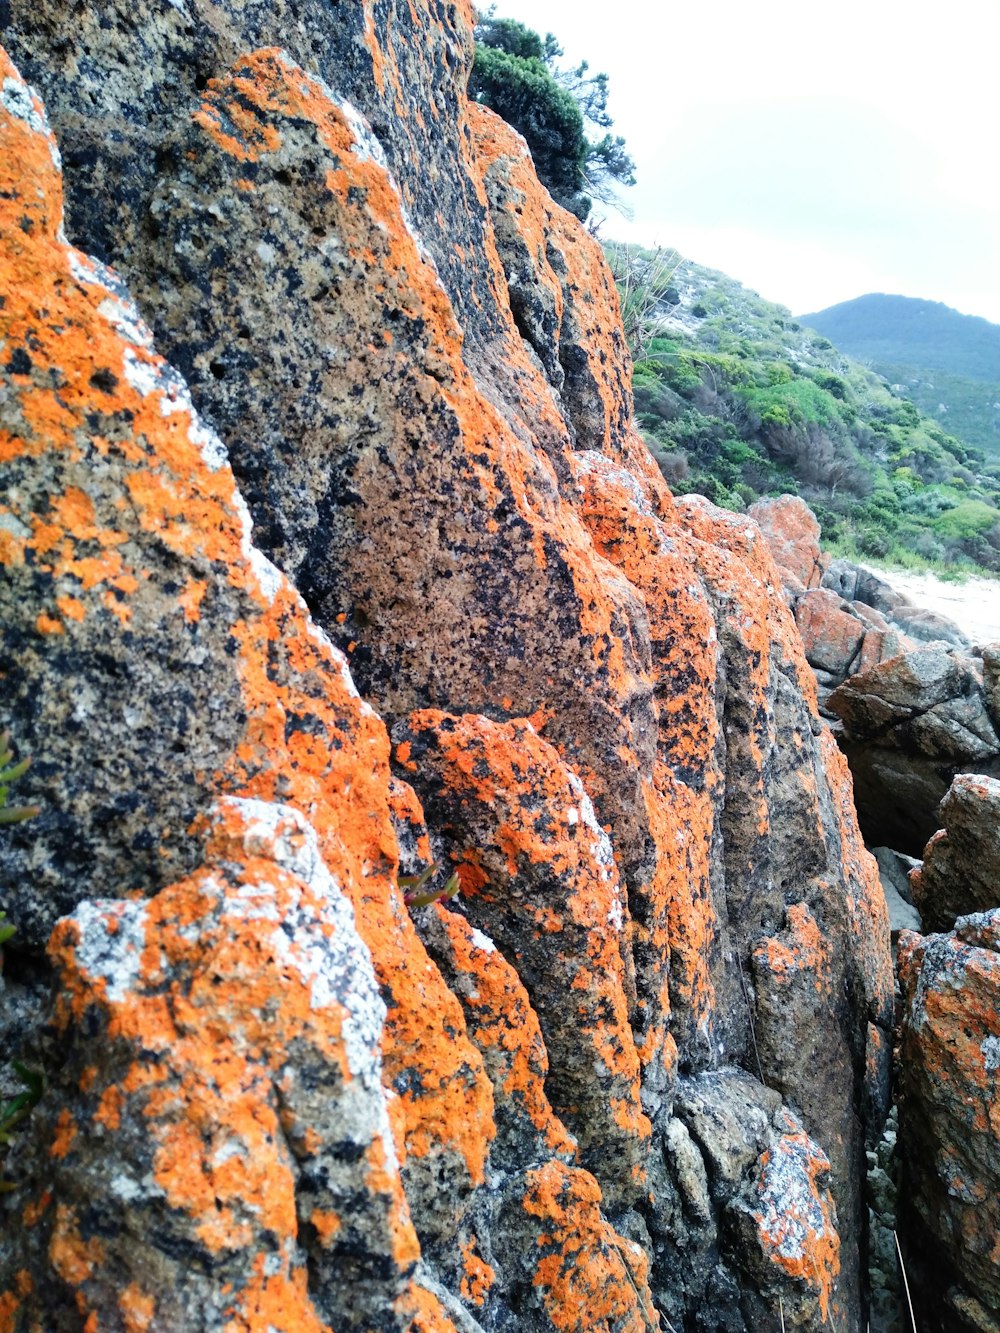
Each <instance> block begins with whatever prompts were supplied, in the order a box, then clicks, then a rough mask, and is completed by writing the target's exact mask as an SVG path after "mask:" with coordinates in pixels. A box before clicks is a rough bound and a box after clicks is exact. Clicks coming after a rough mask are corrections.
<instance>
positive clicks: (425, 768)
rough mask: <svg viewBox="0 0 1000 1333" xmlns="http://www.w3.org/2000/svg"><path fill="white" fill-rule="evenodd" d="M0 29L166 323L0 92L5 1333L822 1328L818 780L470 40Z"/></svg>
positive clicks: (846, 1272)
mask: <svg viewBox="0 0 1000 1333" xmlns="http://www.w3.org/2000/svg"><path fill="white" fill-rule="evenodd" d="M0 22H3V23H4V36H5V37H6V38H7V39H8V40H9V41H10V43H11V45H12V46H13V47H14V48H15V49H16V50H17V52H18V54H19V56H20V57H22V58H23V59H24V61H25V63H26V64H27V65H28V66H29V67H30V70H31V74H32V77H33V78H35V79H37V80H38V81H39V83H40V84H41V85H43V87H44V89H45V92H46V94H47V96H48V98H49V101H50V104H51V108H52V111H53V116H54V121H55V124H56V126H57V129H58V132H59V134H60V135H61V137H62V143H63V148H64V150H65V160H66V164H67V166H66V179H67V185H68V192H69V199H70V208H69V213H68V227H69V230H70V233H71V235H72V237H73V239H74V240H75V241H77V242H80V243H83V244H85V245H86V246H88V247H89V248H90V249H92V250H94V251H96V252H98V253H99V254H100V255H101V256H102V257H103V258H106V259H112V260H113V261H114V262H115V264H116V265H118V266H120V268H121V269H122V271H123V273H124V274H125V276H126V277H127V279H128V283H129V285H130V286H131V287H132V289H134V292H135V293H136V294H137V295H138V297H139V300H140V302H141V308H142V313H143V314H144V315H145V316H146V318H147V320H148V321H149V322H150V323H151V324H152V326H153V328H154V330H155V335H156V340H158V342H157V343H156V344H154V338H153V337H152V335H151V334H150V332H149V329H148V328H147V327H146V325H145V324H144V322H143V318H142V316H141V315H140V311H139V310H137V308H136V306H135V305H134V304H133V303H132V301H131V299H130V297H129V294H128V289H127V287H126V285H125V283H124V282H123V280H122V278H121V277H120V276H118V275H117V274H116V273H115V272H113V271H112V270H110V269H108V268H105V267H104V266H103V265H102V264H100V263H98V262H96V261H94V260H91V259H88V258H87V257H86V256H85V255H84V254H83V253H82V252H81V251H78V250H76V249H73V248H72V247H71V246H70V245H69V244H68V243H67V241H66V239H65V232H64V229H63V225H62V224H63V218H62V210H61V190H62V180H61V176H60V171H59V157H58V152H57V150H56V146H55V141H54V138H53V136H52V134H51V132H50V131H49V129H48V126H47V123H46V121H45V115H44V110H43V107H42V103H41V101H40V99H39V98H38V96H37V95H35V94H34V93H33V92H31V91H30V90H29V88H28V87H27V85H26V84H25V83H24V82H23V81H22V80H21V78H20V77H19V75H18V73H17V71H16V70H15V69H14V67H13V65H12V64H11V63H10V62H9V61H8V59H7V57H6V56H0V59H2V61H3V64H2V69H0V87H2V94H0V296H2V298H3V299H2V301H0V348H2V351H0V465H2V467H3V483H4V484H3V488H2V490H3V500H2V509H0V561H2V563H3V566H4V580H3V582H2V583H0V617H2V624H3V626H4V639H3V647H2V655H0V672H2V674H3V678H4V684H5V707H6V708H7V710H8V716H7V717H6V718H5V719H4V722H5V724H7V723H9V725H10V728H11V730H12V732H13V736H14V741H15V744H16V747H17V750H18V752H19V753H31V754H32V755H33V756H34V758H35V764H34V766H33V768H32V769H31V771H30V773H29V774H28V775H27V776H26V778H25V779H24V788H25V791H24V796H25V799H26V800H33V799H36V798H37V799H38V800H39V802H40V803H41V804H42V805H43V807H44V808H43V813H42V814H41V815H40V816H39V817H38V818H37V819H36V820H31V821H27V822H25V823H23V824H19V825H17V826H15V827H14V828H13V829H12V830H7V831H5V832H4V834H3V841H2V843H0V867H2V871H3V882H4V884H5V885H11V886H16V887H15V889H14V891H9V892H8V893H7V894H6V896H5V900H4V902H3V909H4V910H5V911H6V912H7V915H8V918H9V920H10V922H12V923H13V925H14V926H15V928H16V933H15V935H14V936H13V937H12V938H11V939H9V940H8V941H7V942H6V944H5V946H4V948H5V952H6V954H7V963H8V967H7V971H6V975H5V979H4V992H3V1004H2V1006H0V1043H2V1048H3V1049H4V1050H5V1051H6V1052H8V1053H9V1054H10V1055H11V1056H12V1057H14V1058H17V1059H19V1060H21V1059H23V1060H24V1061H25V1062H26V1063H27V1064H29V1065H30V1067H32V1068H34V1069H40V1070H44V1071H45V1074H46V1076H47V1080H48V1084H47V1090H46V1092H45V1094H44V1096H43V1098H42V1100H41V1102H40V1103H39V1105H38V1106H37V1108H35V1110H34V1111H33V1112H32V1114H31V1115H30V1116H28V1117H26V1118H25V1119H24V1120H23V1121H22V1122H20V1124H19V1126H18V1135H17V1138H16V1141H15V1142H14V1144H13V1145H12V1146H11V1148H10V1151H9V1152H8V1153H7V1154H6V1160H5V1169H6V1171H7V1173H8V1176H9V1178H10V1181H11V1183H12V1184H13V1185H14V1186H15V1188H14V1189H13V1190H12V1191H10V1192H9V1193H8V1194H6V1195H5V1196H4V1209H5V1227H4V1232H3V1239H2V1241H0V1317H2V1319H3V1320H4V1321H6V1323H7V1325H8V1326H10V1327H11V1328H16V1329H19V1330H20V1329H25V1330H27V1329H31V1328H45V1329H53V1330H55V1331H56V1333H62V1331H63V1330H67V1333H68V1331H69V1330H74V1331H75V1330H77V1329H82V1328H87V1327H90V1328H94V1327H97V1328H103V1327H108V1328H112V1329H114V1328H120V1329H123V1330H124V1329H143V1328H145V1329H149V1330H159V1329H163V1330H173V1329H175V1328H191V1329H193V1330H197V1329H205V1330H209V1329H211V1330H219V1333H221V1331H222V1330H223V1329H226V1330H229V1329H232V1328H246V1329H247V1330H258V1329H259V1330H261V1333H263V1330H265V1329H267V1328H269V1327H287V1328H295V1329H303V1330H308V1329H316V1330H320V1329H327V1328H331V1327H336V1328H338V1329H339V1328H343V1329H352V1328H357V1329H361V1328H378V1329H380V1330H386V1331H387V1333H392V1330H396V1329H398V1330H400V1331H402V1330H404V1329H407V1330H411V1329H412V1330H418V1329H428V1330H429V1329H434V1330H448V1329H458V1330H462V1331H463V1333H469V1331H472V1330H476V1329H483V1330H485V1329H512V1328H518V1329H538V1330H541V1331H545V1330H554V1329H560V1330H579V1333H584V1330H593V1329H598V1330H607V1333H611V1331H612V1330H621V1329H625V1328H629V1329H638V1328H641V1327H646V1326H652V1325H654V1324H655V1323H656V1322H657V1320H658V1319H659V1318H660V1316H662V1317H663V1319H664V1320H669V1322H670V1323H671V1324H672V1325H673V1326H674V1327H675V1328H678V1329H681V1328H685V1327H686V1328H692V1329H693V1328H697V1327H714V1328H725V1329H732V1330H734V1333H737V1331H738V1330H757V1329H766V1328H769V1327H777V1323H776V1321H778V1320H779V1319H780V1318H782V1317H783V1318H784V1319H785V1321H786V1324H787V1325H788V1326H791V1327H799V1328H803V1329H815V1330H817V1333H818V1330H819V1329H820V1328H822V1327H824V1326H826V1325H827V1324H828V1323H829V1322H830V1321H835V1322H836V1323H837V1324H838V1326H841V1327H845V1328H847V1329H849V1330H851V1333H855V1331H856V1330H858V1331H859V1330H860V1329H861V1328H862V1327H863V1326H864V1320H865V1314H864V1291H863V1282H862V1277H861V1254H862V1247H863V1243H864V1229H865V1213H864V1204H863V1199H862V1177H863V1163H864V1148H865V1144H866V1142H869V1143H870V1142H874V1141H875V1140H876V1139H877V1137H878V1134H879V1131H880V1128H881V1121H882V1117H883V1115H884V1110H885V1105H886V1095H887V1088H886V1080H887V1075H888V1062H889V1040H888V1037H889V1031H890V1027H891V978H890V971H889V947H888V946H889V941H888V928H887V920H886V915H885V908H884V902H883V900H882V897H881V894H880V891H879V886H878V879H877V872H876V868H875V865H874V862H873V861H872V859H871V858H870V857H869V856H868V855H867V853H865V851H864V848H863V846H862V844H861V840H860V834H859V831H858V827H857V822H856V819H855V815H854V810H853V806H852V801H851V784H850V777H849V774H848V772H847V769H846V765H845V763H844V761H843V758H842V756H841V755H840V753H839V752H838V750H837V748H836V745H835V744H834V742H833V739H832V737H831V735H830V732H829V730H828V729H827V728H826V727H825V726H824V724H823V723H822V722H821V720H820V718H819V717H818V714H817V711H816V699H815V689H814V682H813V677H812V673H811V672H810V670H809V668H808V666H807V664H806V661H805V658H804V657H803V654H802V650H801V644H800V641H799V638H798V635H797V633H796V630H795V626H794V623H793V620H792V617H791V615H790V614H789V612H788V610H787V608H786V607H785V606H784V604H783V602H782V599H781V597H780V595H779V589H780V579H779V575H778V572H777V570H776V568H775V566H774V563H773V561H772V559H771V556H770V554H769V552H768V550H767V547H766V544H765V542H764V541H763V540H762V538H761V536H760V532H759V530H758V529H757V527H756V525H755V524H754V523H753V522H752V521H751V520H748V519H747V518H746V517H744V516H733V515H728V514H724V513H721V512H720V511H717V510H715V509H714V508H713V507H712V506H711V505H709V504H708V503H707V502H703V501H699V500H690V501H688V502H686V503H685V504H683V505H680V504H676V503H675V502H674V501H673V500H672V498H671V497H670V495H669V493H668V492H667V491H666V489H665V487H664V485H663V483H662V478H660V477H659V475H658V473H657V470H656V468H655V466H654V465H653V464H652V462H651V460H650V459H649V457H648V455H647V454H646V453H645V451H644V449H643V446H642V444H641V441H640V440H639V437H638V436H637V434H636V432H635V430H634V428H633V425H632V422H631V415H630V402H629V394H628V382H629V363H628V358H627V354H626V353H625V350H624V339H623V336H622V332H621V327H620V322H619V319H618V312H617V304H616V297H615V294H614V288H613V283H612V282H611V280H610V276H609V275H608V273H607V269H606V267H605V266H604V264H603V261H602V259H601V255H600V251H599V248H598V247H597V245H596V243H595V242H594V241H593V240H592V238H589V237H587V236H586V235H585V234H584V233H583V232H582V230H581V229H580V228H579V227H578V226H577V224H576V223H575V222H574V221H573V220H572V219H571V218H569V216H568V215H567V214H564V213H563V212H562V211H561V210H559V209H557V208H556V207H555V206H554V205H553V204H552V202H551V200H549V199H548V197H547V196H546V195H545V193H544V191H543V190H542V189H541V187H540V186H539V185H538V183H537V181H536V180H535V179H534V176H533V173H532V172H531V169H530V161H529V159H528V157H527V154H526V150H525V149H524V145H523V143H522V141H521V140H519V139H518V137H517V136H516V135H514V134H513V133H512V132H511V131H509V130H508V129H507V128H506V127H504V126H502V124H500V123H499V122H497V121H496V118H495V117H491V116H490V115H489V114H488V113H486V112H483V111H481V110H477V109H474V108H469V107H468V106H467V105H466V102H465V98H464V87H465V79H466V75H467V71H468V65H469V61H470V59H471V37H470V34H471V14H470V12H469V11H468V9H467V8H466V7H464V6H461V5H460V6H458V7H452V8H450V9H446V10H441V9H440V8H439V7H435V6H430V5H428V4H424V3H422V2H421V0H418V3H415V4H414V5H412V6H410V7H408V8H406V9H403V10H397V8H396V7H395V6H390V5H388V4H382V3H381V2H380V0H376V3H374V4H372V5H366V6H357V7H354V8H350V7H347V8H345V7H343V6H339V7H338V6H332V7H331V6H329V5H327V4H325V3H319V0H278V3H276V4H268V5H266V6H265V5H263V4H259V3H257V2H256V0H252V2H251V3H247V4H235V3H226V2H225V0H223V3H212V4H207V3H201V0H188V2H187V3H184V4H176V3H173V0H171V2H170V3H167V0H163V3H150V4H148V5H146V4H141V5H140V6H139V7H138V8H136V6H132V7H123V6H121V5H118V4H114V3H111V2H110V0H108V2H107V3H99V4H96V5H90V6H87V7H86V8H85V9H83V10H79V9H77V8H72V7H70V6H69V5H67V4H65V3H57V0H36V2H35V3H33V4H31V5H28V4H27V3H21V0H15V3H14V4H13V5H8V6H5V7H3V9H2V11H0ZM277 40H281V41H282V43H283V44H284V46H285V47H286V48H287V50H285V51H279V50H276V49H274V47H273V43H274V42H276V41H277ZM512 288H513V289H514V292H513V294H512V291H511V289H512ZM515 316H516V318H515ZM553 339H555V340H556V341H557V344H558V347H557V349H556V351H555V355H553V346H552V340H553ZM157 345H158V346H159V347H160V348H161V349H165V350H167V351H169V353H170V355H171V358H172V361H171V362H167V361H165V360H163V359H162V357H161V355H159V354H158V352H157V350H155V347H156V346H157ZM181 372H183V374H182V373H181ZM185 376H186V377H187V378H185ZM213 428H218V431H219V434H216V433H215V429H213ZM220 436H221V438H220ZM230 460H231V464H230ZM244 492H245V496H246V499H245V500H244ZM248 506H249V510H250V514H248ZM251 515H252V519H253V525H254V526H252V525H251ZM261 548H263V550H262V549H261ZM268 557H270V559H269V558H268ZM271 559H273V561H274V563H271ZM359 689H360V690H361V691H363V693H364V695H365V699H364V700H363V699H362V698H361V696H360V695H359V692H358V691H359ZM376 709H377V710H378V711H377V712H376ZM386 723H388V724H390V726H391V728H392V732H393V739H394V745H393V747H392V749H391V750H390V739H389V734H388V730H387V726H386ZM390 765H391V767H390ZM433 867H436V870H434V869H433ZM425 871H431V874H432V878H431V880H430V884H431V885H432V888H431V891H430V894H429V897H430V898H431V901H428V902H424V901H423V898H424V897H427V896H428V895H426V894H425V895H421V894H419V893H418V892H417V890H416V889H415V887H414V880H415V879H419V878H420V877H421V876H422V874H423V873H424V872H425ZM452 872H454V874H455V875H456V876H457V885H458V889H459V892H458V895H457V896H454V897H446V896H445V894H446V893H447V894H451V893H452V889H453V887H454V885H453V883H452V880H451V875H452Z"/></svg>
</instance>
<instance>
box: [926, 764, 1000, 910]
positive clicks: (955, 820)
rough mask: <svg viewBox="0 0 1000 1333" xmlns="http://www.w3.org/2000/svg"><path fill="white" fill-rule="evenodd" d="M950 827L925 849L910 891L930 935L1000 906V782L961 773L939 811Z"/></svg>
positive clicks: (944, 828) (938, 834)
mask: <svg viewBox="0 0 1000 1333" xmlns="http://www.w3.org/2000/svg"><path fill="white" fill-rule="evenodd" d="M938 817H939V819H940V822H941V823H942V824H943V825H944V827H943V828H941V829H939V830H938V832H937V833H935V835H934V837H933V838H931V840H930V842H929V843H928V844H927V847H926V848H925V850H924V860H923V864H922V865H921V866H920V867H919V868H918V869H915V870H914V871H913V872H912V874H911V875H910V886H911V889H912V891H913V897H914V899H915V901H916V905H917V907H918V908H919V909H920V915H921V919H922V920H923V922H924V925H925V926H926V928H927V929H928V930H950V929H951V928H952V926H954V924H955V919H956V917H960V916H967V915H969V913H971V912H987V911H991V910H992V909H993V908H995V907H1000V781H998V780H997V779H996V778H989V777H980V776H978V775H977V774H974V773H959V774H958V776H957V777H956V778H955V780H954V781H953V782H952V784H951V786H950V787H949V788H948V794H947V795H946V796H945V798H944V800H943V801H942V802H941V806H940V809H939V812H938Z"/></svg>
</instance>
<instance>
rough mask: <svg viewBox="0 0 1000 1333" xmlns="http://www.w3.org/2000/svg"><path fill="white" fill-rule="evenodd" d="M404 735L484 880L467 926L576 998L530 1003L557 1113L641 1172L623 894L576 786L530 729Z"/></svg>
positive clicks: (443, 725)
mask: <svg viewBox="0 0 1000 1333" xmlns="http://www.w3.org/2000/svg"><path fill="white" fill-rule="evenodd" d="M409 728H410V734H411V739H412V741H413V743H414V745H416V744H419V746H420V750H421V757H420V759H419V767H420V770H421V774H422V778H423V780H424V781H425V782H429V781H433V782H434V783H435V784H436V785H438V787H439V788H440V794H439V796H438V801H439V803H440V802H441V801H445V800H447V801H448V802H449V805H451V806H452V807H453V811H454V815H453V818H452V820H451V822H452V823H453V824H455V825H456V827H455V828H454V837H453V855H454V856H455V858H456V860H457V861H458V863H459V866H461V865H462V858H463V856H464V855H465V854H466V853H468V852H476V853H477V854H478V856H479V858H480V859H481V863H482V865H483V868H484V869H485V870H486V873H487V875H488V877H489V880H490V886H491V893H490V896H489V897H488V898H486V897H483V896H481V895H476V896H474V897H473V898H471V899H470V901H469V905H468V910H469V914H470V917H471V919H472V920H473V921H474V922H476V924H478V925H480V926H481V927H483V929H485V930H486V931H487V933H488V934H497V935H498V937H499V938H504V939H506V940H508V941H509V940H511V938H512V937H513V938H516V939H517V941H518V945H517V947H518V951H519V952H520V953H522V954H523V956H524V957H525V960H526V964H527V967H528V969H529V972H530V971H538V972H542V971H544V970H545V969H546V968H547V970H548V972H549V974H550V975H558V977H559V983H558V986H559V989H560V990H562V991H566V990H568V991H569V992H570V993H571V994H572V997H573V1001H574V1003H573V1006H572V1009H570V1008H568V1006H567V1005H566V1003H565V995H564V996H563V998H561V999H560V998H555V997H554V996H552V995H550V994H548V993H541V992H538V993H536V994H534V995H533V996H532V1000H533V1005H534V1008H535V1009H536V1011H537V1012H538V1014H539V1018H540V1021H541V1024H542V1030H543V1032H544V1033H545V1039H546V1044H547V1046H548V1050H549V1056H550V1059H551V1061H552V1065H553V1074H554V1076H555V1078H556V1080H557V1081H558V1085H559V1087H560V1088H561V1089H562V1095H563V1096H564V1097H566V1098H567V1099H568V1101H567V1105H566V1106H565V1107H563V1106H560V1107H557V1110H559V1111H560V1113H563V1112H565V1114H566V1115H567V1116H569V1115H570V1107H573V1108H574V1114H573V1116H572V1119H571V1127H572V1128H573V1130H574V1132H575V1133H576V1134H577V1136H578V1137H579V1139H580V1142H581V1146H582V1147H583V1148H584V1150H585V1151H586V1150H588V1149H589V1148H590V1146H591V1145H593V1146H594V1147H595V1149H596V1147H597V1145H598V1144H600V1145H601V1151H602V1152H607V1151H609V1150H610V1148H609V1145H610V1144H611V1143H615V1144H617V1145H619V1146H618V1147H617V1148H616V1152H618V1153H621V1154H623V1155H624V1156H627V1158H628V1160H629V1161H630V1162H638V1161H639V1160H641V1156H642V1152H643V1147H644V1144H645V1142H646V1141H647V1140H648V1138H649V1135H650V1126H649V1121H648V1120H647V1119H646V1116H645V1115H644V1114H643V1112H642V1109H641V1105H640V1100H639V1061H638V1056H637V1054H636V1050H635V1043H634V1040H633V1036H632V1031H631V1028H630V1026H629V1021H628V1004H627V1000H626V994H625V965H624V960H623V957H622V935H623V928H624V910H625V909H624V904H623V901H622V899H623V893H622V889H621V885H620V883H619V880H618V874H617V869H616V867H615V864H614V860H613V856H612V851H611V847H610V845H609V844H608V842H607V840H606V838H605V837H604V835H603V832H602V830H601V829H600V828H599V826H598V825H597V822H596V819H595V816H594V813H593V808H592V806H591V803H590V801H589V799H588V797H587V795H586V793H585V791H584V790H583V787H582V785H581V784H580V782H579V780H577V779H576V778H575V777H574V776H573V775H572V774H571V773H570V772H569V771H568V770H567V769H566V767H565V765H564V764H563V763H562V762H561V761H560V759H559V757H558V755H557V753H556V752H555V750H554V749H553V747H552V746H551V745H550V744H549V743H548V742H547V741H544V740H542V739H541V738H540V737H539V736H538V734H537V733H536V732H535V730H534V728H533V727H532V726H531V724H530V723H528V722H526V721H512V722H508V723H496V722H491V721H490V720H489V719H487V718H485V717H482V716H480V715H478V714H470V715H466V716H464V717H460V718H457V717H451V716H449V715H447V714H443V713H439V712H436V711H434V710H430V709H428V710H423V711H421V712H417V713H414V714H413V715H412V716H411V718H410V720H409ZM459 812H461V814H460V813H459ZM459 819H461V821H462V826H458V821H459ZM463 882H464V881H463ZM525 931H527V932H530V934H526V933H525ZM555 939H558V953H557V954H556V955H555V956H553V955H552V953H551V952H550V949H551V945H550V943H549V941H550V940H555ZM581 1045H582V1046H583V1047H584V1048H586V1049H588V1050H589V1051H590V1052H591V1058H590V1059H589V1060H587V1061H586V1062H585V1064H584V1068H585V1070H586V1074H585V1077H584V1078H581V1077H580V1076H579V1075H578V1074H576V1073H575V1072H570V1071H571V1070H576V1069H579V1067H580V1061H579V1050H580V1047H581ZM595 1169H596V1168H595Z"/></svg>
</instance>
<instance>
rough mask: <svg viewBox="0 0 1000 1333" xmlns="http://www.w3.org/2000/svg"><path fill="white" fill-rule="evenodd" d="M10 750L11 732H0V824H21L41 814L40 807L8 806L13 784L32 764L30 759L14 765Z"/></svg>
mask: <svg viewBox="0 0 1000 1333" xmlns="http://www.w3.org/2000/svg"><path fill="white" fill-rule="evenodd" d="M13 758H14V755H13V752H12V751H11V748H10V732H9V731H4V732H0V824H19V823H20V822H21V821H22V820H24V819H31V818H32V817H33V816H34V815H37V814H40V813H41V808H42V807H41V806H40V805H8V804H7V795H8V792H9V790H10V785H11V783H12V782H16V781H17V780H18V778H21V777H23V776H24V774H25V773H26V772H27V771H28V768H29V766H30V764H31V760H30V759H22V760H21V761H20V762H19V763H16V764H15V763H13V762H12V761H13Z"/></svg>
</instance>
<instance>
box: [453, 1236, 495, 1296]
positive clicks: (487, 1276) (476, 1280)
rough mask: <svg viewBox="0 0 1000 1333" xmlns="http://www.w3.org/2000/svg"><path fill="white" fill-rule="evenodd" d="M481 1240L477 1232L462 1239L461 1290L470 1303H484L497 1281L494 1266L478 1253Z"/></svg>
mask: <svg viewBox="0 0 1000 1333" xmlns="http://www.w3.org/2000/svg"><path fill="white" fill-rule="evenodd" d="M478 1244H479V1242H478V1241H477V1239H476V1236H475V1234H473V1235H471V1236H469V1237H467V1239H465V1240H463V1241H462V1270H463V1272H462V1280H461V1283H460V1286H459V1290H460V1291H461V1293H462V1298H463V1300H466V1301H468V1302H469V1304H470V1305H482V1304H483V1303H484V1302H485V1300H486V1296H487V1293H488V1292H489V1289H490V1287H492V1286H493V1284H494V1282H495V1281H496V1276H497V1275H496V1273H495V1271H494V1269H493V1268H492V1266H491V1265H490V1264H488V1263H487V1262H486V1260H485V1259H483V1258H482V1256H481V1255H479V1254H478V1253H477V1246H478Z"/></svg>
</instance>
